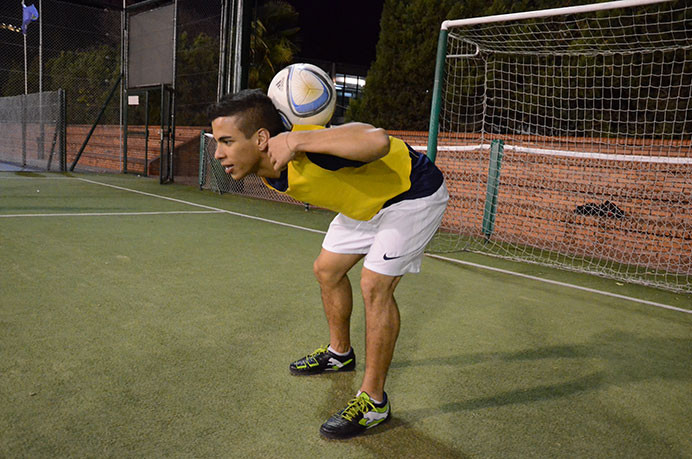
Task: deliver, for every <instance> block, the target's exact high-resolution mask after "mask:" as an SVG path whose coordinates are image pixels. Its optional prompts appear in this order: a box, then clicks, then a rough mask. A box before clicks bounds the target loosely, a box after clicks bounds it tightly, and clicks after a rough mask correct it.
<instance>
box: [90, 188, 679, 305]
mask: <svg viewBox="0 0 692 459" xmlns="http://www.w3.org/2000/svg"><path fill="white" fill-rule="evenodd" d="M79 180H82V181H85V182H89V183H93V184H95V185H102V186H107V187H111V188H115V189H118V190H123V191H130V192H132V193H137V194H143V195H145V196H151V197H154V198H160V199H166V200H168V201H174V202H179V203H182V204H188V205H191V206H196V207H202V208H205V209H209V210H216V211H219V212H223V213H226V214H230V215H235V216H237V217H242V218H250V219H252V220H258V221H263V222H265V223H271V224H274V225H281V226H287V227H289V228H295V229H299V230H303V231H309V232H311V233H320V234H325V231H321V230H316V229H312V228H306V227H304V226H299V225H291V224H289V223H283V222H278V221H275V220H269V219H267V218H261V217H254V216H252V215H245V214H241V213H238V212H232V211H230V210H224V209H219V208H216V207H211V206H205V205H203V204H197V203H194V202H190V201H183V200H181V199H175V198H169V197H168V196H161V195H157V194H153V193H146V192H144V191H138V190H132V189H130V188H124V187H120V186H116V185H110V184H107V183H102V182H96V181H93V180H87V179H82V178H80V179H79ZM426 255H427V256H429V257H431V258H436V259H439V260H445V261H450V262H452V263H458V264H462V265H467V266H473V267H475V268H479V269H485V270H488V271H495V272H500V273H503V274H508V275H510V276H517V277H523V278H526V279H531V280H535V281H538V282H545V283H548V284H553V285H559V286H561V287H565V288H571V289H575V290H582V291H586V292H590V293H595V294H598V295H604V296H610V297H614V298H619V299H621V300H627V301H634V302H635V303H641V304H646V305H649V306H655V307H658V308H663V309H669V310H671V311H677V312H684V313H687V314H692V311H690V310H687V309H682V308H678V307H675V306H670V305H667V304H662V303H656V302H654V301H648V300H642V299H639V298H634V297H630V296H625V295H618V294H617V293H610V292H606V291H603V290H596V289H592V288H587V287H581V286H579V285H573V284H568V283H566V282H558V281H553V280H550V279H543V278H541V277H535V276H529V275H528V274H521V273H516V272H513V271H507V270H505V269H500V268H493V267H491V266H484V265H479V264H476V263H471V262H468V261H462V260H456V259H454V258H448V257H443V256H440V255H434V254H426Z"/></svg>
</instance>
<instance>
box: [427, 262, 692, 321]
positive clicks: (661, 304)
mask: <svg viewBox="0 0 692 459" xmlns="http://www.w3.org/2000/svg"><path fill="white" fill-rule="evenodd" d="M426 255H428V256H429V257H431V258H437V259H438V260H444V261H449V262H452V263H457V264H461V265H466V266H472V267H474V268H480V269H485V270H488V271H494V272H498V273H502V274H509V275H511V276H516V277H523V278H524V279H531V280H534V281H538V282H545V283H547V284H553V285H559V286H560V287H567V288H572V289H575V290H582V291H584V292H589V293H596V294H599V295H605V296H610V297H613V298H619V299H621V300H629V301H635V302H637V303H642V304H646V305H649V306H655V307H657V308H663V309H670V310H671V311H677V312H684V313H687V314H692V310H689V309H683V308H678V307H676V306H670V305H668V304H663V303H656V302H655V301H648V300H642V299H639V298H633V297H631V296H625V295H619V294H617V293H611V292H605V291H603V290H596V289H593V288H588V287H581V286H579V285H573V284H568V283H566V282H559V281H554V280H550V279H544V278H542V277H536V276H531V275H529V274H522V273H516V272H514V271H508V270H506V269H500V268H493V267H490V266H485V265H479V264H476V263H471V262H469V261H462V260H457V259H455V258H448V257H443V256H441V255H434V254H426Z"/></svg>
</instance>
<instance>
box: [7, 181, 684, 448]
mask: <svg viewBox="0 0 692 459" xmlns="http://www.w3.org/2000/svg"><path fill="white" fill-rule="evenodd" d="M37 175H39V176H38V177H36V176H33V177H26V176H19V175H16V174H0V186H2V199H3V203H2V205H1V206H0V214H4V215H11V214H20V213H24V214H29V213H30V214H36V213H42V214H49V213H52V214H59V213H85V212H87V213H104V212H111V213H118V212H128V213H133V212H139V213H140V214H138V215H112V216H80V217H74V216H63V217H60V216H55V217H22V218H19V217H13V218H0V254H1V261H2V262H1V264H0V291H1V292H2V295H1V297H0V401H1V406H2V408H1V409H0V457H160V456H173V457H244V458H250V457H253V458H254V457H277V458H280V457H296V458H302V457H314V458H322V457H330V458H331V457H337V458H338V457H344V458H348V457H502V458H506V457H517V458H525V457H570V458H573V457H623V458H624V457H627V458H632V457H647V458H648V457H666V458H673V457H690V456H692V442H691V441H690V438H691V437H690V432H692V417H690V415H689V412H690V409H689V408H690V406H692V391H691V390H690V389H691V387H692V386H690V384H691V382H692V365H690V362H692V315H691V314H685V313H681V312H676V311H670V310H665V309H660V308H656V307H652V306H649V305H645V304H640V303H636V302H632V301H628V300H625V299H619V298H613V297H607V296H603V295H599V294H596V293H588V292H584V291H579V290H573V289H569V288H566V287H562V286H557V285H549V284H545V283H541V282H537V281H532V280H528V279H522V278H518V277H514V276H510V275H507V274H502V273H497V272H490V271H486V270H483V269H479V268H474V267H469V266H463V265H456V264H453V263H448V262H445V261H440V260H435V259H430V258H427V259H425V260H424V263H423V271H422V272H421V273H420V274H417V275H409V276H405V277H404V279H403V280H402V282H401V283H400V285H399V288H398V290H397V299H398V302H399V306H400V310H401V316H402V328H401V334H400V338H399V341H398V344H397V350H396V353H395V357H394V362H393V364H392V368H391V370H390V373H389V379H388V383H387V388H386V389H387V391H388V393H389V396H390V400H391V402H392V410H393V417H392V420H391V421H390V422H389V423H388V424H385V425H384V426H382V427H379V428H377V429H373V430H372V431H371V432H369V433H368V434H366V435H365V436H363V437H359V438H356V439H353V440H350V441H327V440H325V439H322V438H321V437H320V435H319V433H318V429H319V426H320V424H321V423H322V422H323V421H324V420H326V419H327V418H328V417H329V416H331V415H332V414H333V413H334V412H335V411H337V410H339V409H341V408H343V406H344V405H345V403H346V402H347V401H348V399H349V398H350V397H351V396H353V395H354V394H355V392H356V391H357V390H358V388H359V385H360V378H361V377H362V374H363V368H364V355H365V353H364V349H363V344H362V343H363V341H364V323H363V305H362V301H361V300H360V299H359V296H358V293H357V290H358V277H359V276H358V272H357V270H356V271H355V272H354V274H353V276H352V283H353V285H354V287H355V289H356V295H355V298H356V300H355V307H354V316H353V326H352V335H353V342H354V347H355V350H356V353H357V356H358V359H359V360H358V365H357V371H356V372H355V373H347V374H331V375H321V376H316V377H294V376H291V375H290V374H289V372H288V364H289V362H290V361H291V360H293V359H295V358H298V357H301V356H302V355H304V354H305V353H307V352H310V351H312V350H314V349H315V348H316V347H318V346H320V345H323V344H326V342H327V340H328V335H327V329H326V324H325V320H324V315H323V313H322V308H321V303H320V295H319V289H318V287H317V284H316V282H315V280H314V277H313V274H312V261H313V260H314V258H315V257H316V255H317V254H318V252H319V249H320V242H321V239H322V235H321V234H319V233H315V232H309V231H304V230H300V229H297V228H292V227H286V226H279V225H276V224H272V223H267V222H262V221H257V220H252V219H248V218H242V217H239V216H234V215H230V214H227V213H199V214H197V213H195V214H155V215H153V214H152V215H144V214H141V213H143V212H178V211H202V210H205V209H203V208H200V207H194V206H191V205H190V204H186V203H184V202H179V201H171V200H164V199H160V198H157V197H155V196H148V195H144V194H138V193H133V192H131V191H127V190H118V189H114V188H108V187H104V186H99V185H96V184H93V183H89V182H84V181H81V180H78V179H79V178H86V179H88V180H94V181H100V182H104V183H109V184H113V185H116V186H119V187H124V188H127V189H131V190H139V191H142V192H145V193H151V194H156V195H161V196H166V197H170V198H173V199H177V200H180V201H186V202H194V203H197V204H200V205H204V206H208V207H213V208H216V209H226V210H230V211H233V212H238V213H243V214H250V215H253V216H257V217H262V218H267V219H273V220H278V221H281V222H287V223H290V224H293V225H299V226H302V227H306V228H311V229H316V230H326V227H327V225H328V222H329V220H330V218H331V214H330V213H329V212H324V211H310V212H305V211H304V210H303V209H302V208H300V207H297V206H290V205H285V204H276V203H269V202H263V201H256V200H251V199H246V198H239V197H235V196H228V195H224V196H219V195H216V194H213V193H209V192H200V191H198V190H196V189H195V188H191V187H183V186H177V185H170V186H160V185H158V184H157V183H156V182H155V181H154V180H150V179H141V178H136V177H132V176H118V175H115V176H79V175H73V176H71V177H67V178H65V176H62V175H46V174H37ZM36 190H39V191H38V192H37V191H36ZM458 257H459V258H461V259H466V260H469V261H472V262H474V263H479V262H483V263H487V264H492V265H494V266H501V267H503V268H504V269H510V268H511V269H514V270H517V271H522V272H526V273H530V274H532V275H540V276H543V277H546V278H551V279H557V280H560V281H562V282H574V283H578V284H580V285H586V286H590V287H591V288H597V289H610V290H612V291H614V292H617V293H619V294H623V295H630V296H636V297H639V298H644V299H649V300H651V301H658V302H664V303H667V304H671V305H674V306H677V307H681V308H685V307H687V308H688V309H689V306H690V304H692V299H691V298H690V296H689V295H680V294H672V293H669V292H663V291H660V290H654V289H649V288H646V287H642V286H629V285H620V284H619V283H615V282H613V281H608V280H604V279H600V278H592V277H590V276H584V275H575V274H572V273H565V272H559V271H553V270H549V269H547V268H542V267H535V266H529V265H518V264H516V263H509V262H504V261H500V260H494V259H491V258H487V257H483V256H480V255H477V254H460V255H458Z"/></svg>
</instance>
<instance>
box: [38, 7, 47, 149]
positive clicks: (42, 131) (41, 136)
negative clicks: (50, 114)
mask: <svg viewBox="0 0 692 459" xmlns="http://www.w3.org/2000/svg"><path fill="white" fill-rule="evenodd" d="M38 97H39V104H38V122H39V145H38V157H39V159H43V148H44V141H43V139H44V137H45V136H46V131H45V126H44V125H43V0H39V2H38Z"/></svg>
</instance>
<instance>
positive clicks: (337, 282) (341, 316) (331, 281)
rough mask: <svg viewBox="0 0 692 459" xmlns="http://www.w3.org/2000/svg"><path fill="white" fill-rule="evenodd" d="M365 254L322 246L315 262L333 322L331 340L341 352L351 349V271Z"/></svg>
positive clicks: (333, 347) (330, 320) (330, 332)
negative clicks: (338, 250) (339, 250)
mask: <svg viewBox="0 0 692 459" xmlns="http://www.w3.org/2000/svg"><path fill="white" fill-rule="evenodd" d="M363 256H364V255H361V254H341V253H334V252H330V251H328V250H325V249H322V251H321V252H320V255H319V256H318V257H317V260H315V264H314V266H313V268H314V271H315V276H316V277H317V281H318V282H319V284H320V289H321V292H322V304H323V306H324V314H325V316H326V317H327V323H328V324H329V344H330V345H331V346H332V349H334V350H335V351H337V352H342V353H346V352H348V351H349V350H350V349H351V334H350V329H351V311H352V310H353V292H352V290H351V282H350V281H349V279H348V271H349V270H350V269H351V268H352V267H353V265H355V264H356V263H357V262H358V261H359V260H360V259H361V258H363Z"/></svg>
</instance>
